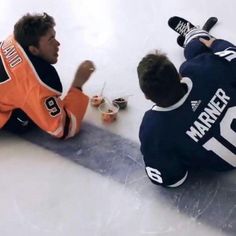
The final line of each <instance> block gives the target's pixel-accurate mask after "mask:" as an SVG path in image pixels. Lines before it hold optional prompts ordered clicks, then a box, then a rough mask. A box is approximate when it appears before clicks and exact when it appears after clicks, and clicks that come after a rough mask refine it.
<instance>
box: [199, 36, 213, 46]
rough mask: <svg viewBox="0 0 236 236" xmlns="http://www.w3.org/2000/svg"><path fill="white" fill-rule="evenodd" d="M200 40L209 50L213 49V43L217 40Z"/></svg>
mask: <svg viewBox="0 0 236 236" xmlns="http://www.w3.org/2000/svg"><path fill="white" fill-rule="evenodd" d="M199 40H200V41H201V42H202V43H203V44H204V45H205V46H207V47H208V48H209V47H211V45H212V43H213V42H214V41H215V38H211V39H203V38H199Z"/></svg>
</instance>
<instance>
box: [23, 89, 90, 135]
mask: <svg viewBox="0 0 236 236" xmlns="http://www.w3.org/2000/svg"><path fill="white" fill-rule="evenodd" d="M87 105H88V97H87V96H86V95H85V94H83V93H82V92H81V91H80V90H79V89H76V88H71V89H70V90H69V92H68V94H67V95H66V96H65V98H64V99H63V100H62V99H60V96H59V94H56V93H53V92H51V91H49V90H43V88H42V87H38V88H35V89H34V90H32V92H30V93H29V94H28V96H27V101H26V102H25V104H24V106H23V107H22V110H23V111H24V112H25V113H26V114H27V115H28V116H29V117H30V118H31V119H32V120H33V122H34V123H35V124H36V125H37V126H39V127H40V128H41V129H42V130H44V131H45V132H47V133H49V134H51V135H52V136H54V137H57V138H68V137H72V136H74V135H75V134H76V133H78V131H79V129H80V125H81V121H82V119H83V116H84V114H85V112H86V108H87Z"/></svg>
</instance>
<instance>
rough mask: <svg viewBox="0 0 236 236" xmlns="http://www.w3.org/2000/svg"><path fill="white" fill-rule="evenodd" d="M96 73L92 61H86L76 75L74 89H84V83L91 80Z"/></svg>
mask: <svg viewBox="0 0 236 236" xmlns="http://www.w3.org/2000/svg"><path fill="white" fill-rule="evenodd" d="M94 71H95V66H94V64H93V62H92V61H89V60H86V61H84V62H82V63H81V64H80V65H79V67H78V69H77V71H76V73H75V78H74V81H73V83H72V86H73V87H78V88H82V86H83V85H84V83H85V82H86V81H87V80H88V79H89V77H90V75H91V74H92V73H93V72H94Z"/></svg>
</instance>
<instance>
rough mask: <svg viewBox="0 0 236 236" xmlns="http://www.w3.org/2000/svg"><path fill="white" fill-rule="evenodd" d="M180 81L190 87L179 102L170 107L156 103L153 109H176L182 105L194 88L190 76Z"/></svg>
mask: <svg viewBox="0 0 236 236" xmlns="http://www.w3.org/2000/svg"><path fill="white" fill-rule="evenodd" d="M180 82H181V83H184V84H186V85H187V87H188V91H187V93H186V94H185V95H184V96H183V97H182V98H181V99H180V100H179V101H178V102H177V103H175V104H173V105H171V106H169V107H159V106H157V105H154V106H153V107H152V110H153V111H172V110H175V109H177V108H178V107H180V106H181V105H182V104H183V103H184V102H185V101H186V99H187V97H188V95H189V93H190V92H191V90H192V88H193V82H192V80H191V79H190V78H187V77H184V78H182V79H181V81H180Z"/></svg>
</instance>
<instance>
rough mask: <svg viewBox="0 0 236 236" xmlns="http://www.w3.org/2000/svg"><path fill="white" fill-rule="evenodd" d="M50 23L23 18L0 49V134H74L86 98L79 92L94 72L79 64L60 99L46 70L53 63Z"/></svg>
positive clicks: (52, 73)
mask: <svg viewBox="0 0 236 236" xmlns="http://www.w3.org/2000/svg"><path fill="white" fill-rule="evenodd" d="M54 26H55V22H54V19H53V18H52V17H51V16H49V15H48V14H46V13H43V14H32V15H31V14H26V15H25V16H23V17H22V18H21V19H19V21H18V22H17V23H16V24H15V26H14V34H13V35H11V36H9V37H8V38H6V39H5V40H4V41H2V43H1V47H0V55H1V60H0V128H3V129H6V130H9V131H11V132H15V133H22V132H25V131H27V130H28V129H30V128H31V127H33V126H34V125H37V126H38V127H40V128H41V129H42V130H44V131H46V132H47V133H49V134H51V135H53V136H55V137H57V138H68V137H72V136H74V135H75V134H76V133H78V132H79V129H80V125H81V121H82V119H83V116H84V114H85V111H86V108H87V105H88V97H87V96H86V95H85V94H84V93H83V92H82V86H83V85H84V83H85V82H86V81H87V80H88V79H89V77H90V75H91V73H92V72H93V71H94V70H95V67H94V65H93V63H92V62H91V61H84V62H83V63H81V64H80V65H79V67H78V69H77V71H76V73H75V77H74V80H73V82H72V85H71V87H70V89H69V91H68V93H67V94H66V96H65V98H64V99H61V98H60V96H61V94H62V85H61V81H60V78H59V76H58V74H57V72H56V70H55V68H54V67H53V66H52V64H55V63H56V62H57V59H58V51H59V46H60V43H59V42H58V41H57V40H56V32H55V30H54Z"/></svg>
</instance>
